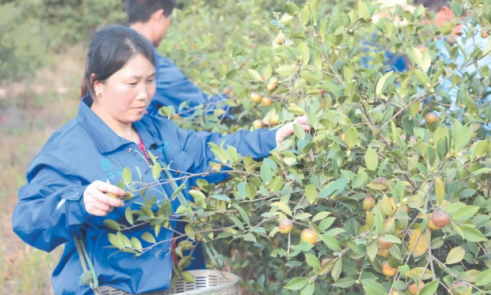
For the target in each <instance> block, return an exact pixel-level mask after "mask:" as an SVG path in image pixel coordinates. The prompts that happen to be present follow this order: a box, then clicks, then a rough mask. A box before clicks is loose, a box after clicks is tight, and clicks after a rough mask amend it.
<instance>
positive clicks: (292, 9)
mask: <svg viewBox="0 0 491 295" xmlns="http://www.w3.org/2000/svg"><path fill="white" fill-rule="evenodd" d="M283 7H284V8H285V11H286V12H287V13H288V14H290V15H295V14H296V13H297V12H298V6H297V5H295V3H293V2H287V3H285V5H284V6H283ZM297 290H298V289H297Z"/></svg>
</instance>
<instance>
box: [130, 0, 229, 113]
mask: <svg viewBox="0 0 491 295" xmlns="http://www.w3.org/2000/svg"><path fill="white" fill-rule="evenodd" d="M176 6H177V0H125V9H126V14H127V18H128V23H129V26H130V27H131V28H132V29H134V30H135V31H137V32H138V33H140V34H141V35H143V36H145V37H146V38H147V39H148V40H150V42H152V44H153V45H154V46H155V48H158V47H159V45H160V43H161V42H162V40H163V39H164V38H165V36H166V35H167V31H168V30H169V28H170V26H171V24H172V12H173V10H174V9H175V8H176ZM156 59H157V65H156V66H157V76H156V78H155V79H156V80H155V81H156V85H157V90H156V92H155V95H154V97H153V99H152V102H151V103H150V105H149V107H148V113H149V114H153V115H157V114H158V113H159V109H160V108H161V107H163V106H171V107H174V109H175V110H176V112H179V106H180V105H181V103H183V102H186V103H187V104H188V105H187V107H185V108H184V109H183V110H182V111H181V112H179V113H180V115H181V116H183V117H187V116H190V115H192V114H193V110H194V109H196V108H197V107H199V106H201V105H203V106H205V105H206V113H213V112H214V111H215V110H216V109H217V107H218V106H219V105H220V106H221V108H222V109H223V111H224V115H223V116H225V117H228V118H233V117H232V116H230V115H229V114H228V113H229V111H230V110H231V107H229V106H226V105H225V104H224V103H223V102H222V101H223V100H225V99H227V95H226V94H220V95H215V96H209V95H207V94H206V93H205V92H204V91H203V90H201V89H200V88H199V87H198V86H196V85H195V84H194V83H193V82H191V81H190V80H189V79H188V78H187V77H186V76H185V75H184V74H183V73H182V72H181V71H180V70H179V68H178V67H177V66H176V65H175V64H174V63H173V62H172V61H171V60H170V59H168V58H166V57H163V56H161V55H159V54H158V53H156Z"/></svg>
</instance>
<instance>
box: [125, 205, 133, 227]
mask: <svg viewBox="0 0 491 295" xmlns="http://www.w3.org/2000/svg"><path fill="white" fill-rule="evenodd" d="M124 216H125V217H126V220H127V221H128V223H129V224H131V225H133V214H132V213H131V208H130V207H128V208H126V210H125V212H124Z"/></svg>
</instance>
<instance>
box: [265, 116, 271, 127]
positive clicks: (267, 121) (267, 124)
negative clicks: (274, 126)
mask: <svg viewBox="0 0 491 295" xmlns="http://www.w3.org/2000/svg"><path fill="white" fill-rule="evenodd" d="M263 124H264V126H269V125H271V121H270V120H269V119H266V118H264V119H263Z"/></svg>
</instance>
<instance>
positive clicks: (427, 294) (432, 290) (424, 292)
mask: <svg viewBox="0 0 491 295" xmlns="http://www.w3.org/2000/svg"><path fill="white" fill-rule="evenodd" d="M439 285H440V281H439V280H436V281H432V282H430V283H428V284H426V285H425V286H424V287H423V289H421V290H420V291H419V294H420V295H433V294H436V291H437V290H438V286H439Z"/></svg>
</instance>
